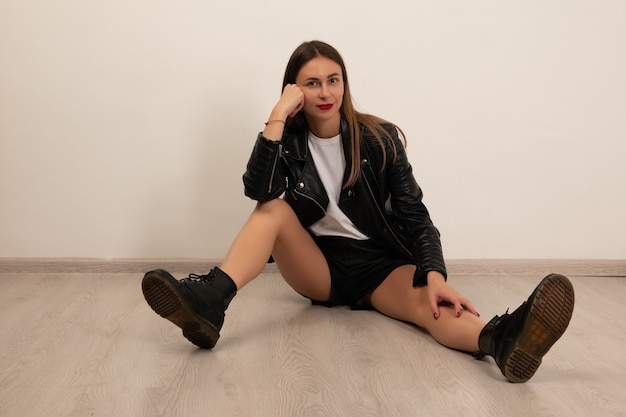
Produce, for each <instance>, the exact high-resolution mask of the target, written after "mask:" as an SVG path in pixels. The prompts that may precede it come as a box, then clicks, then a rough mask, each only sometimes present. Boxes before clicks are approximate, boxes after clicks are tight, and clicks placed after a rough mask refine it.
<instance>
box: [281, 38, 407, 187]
mask: <svg viewBox="0 0 626 417" xmlns="http://www.w3.org/2000/svg"><path fill="white" fill-rule="evenodd" d="M318 56H323V57H325V58H328V59H331V60H332V61H334V62H336V63H337V64H338V65H339V66H340V67H341V73H342V76H343V85H344V92H343V104H342V105H341V109H340V111H341V115H342V116H343V117H344V118H345V119H346V121H347V122H348V126H349V130H350V150H351V154H352V158H351V160H352V169H351V171H350V175H349V177H348V179H347V181H346V183H345V184H344V187H348V186H350V185H353V184H354V183H355V182H356V180H357V179H358V178H359V175H360V174H361V127H360V126H361V125H362V126H365V128H366V129H368V130H369V131H370V132H372V134H373V135H374V137H375V138H376V140H377V141H378V143H379V144H380V146H381V148H382V153H383V167H384V166H385V163H386V157H387V153H386V152H385V142H384V140H383V137H385V136H389V134H388V133H387V132H386V131H385V129H384V128H383V127H382V124H385V123H389V122H387V121H386V120H384V119H381V118H379V117H376V116H372V115H370V114H365V113H360V112H358V111H357V110H356V109H355V108H354V103H353V102H352V96H351V95H350V84H349V83H348V73H347V72H346V66H345V64H344V62H343V58H342V57H341V55H340V54H339V52H338V51H337V50H336V49H335V48H333V47H332V46H330V45H329V44H327V43H325V42H321V41H310V42H304V43H302V44H300V46H298V47H297V48H296V50H295V51H294V52H293V54H291V58H289V62H288V63H287V68H286V69H285V76H284V78H283V89H284V88H285V87H286V86H287V84H295V83H296V77H297V76H298V73H299V72H300V69H301V68H302V67H303V66H304V64H306V63H307V62H309V61H310V60H311V59H313V58H316V57H318ZM287 125H288V126H290V127H291V126H293V127H295V128H300V129H301V128H304V126H306V120H305V118H304V114H303V113H302V112H300V113H298V114H296V116H295V117H293V118H290V119H289V120H288V121H287ZM398 130H399V131H400V134H401V135H402V138H403V139H404V134H403V132H402V131H401V130H400V129H398ZM390 144H391V146H392V149H393V152H394V156H395V153H396V149H395V146H394V142H393V141H390Z"/></svg>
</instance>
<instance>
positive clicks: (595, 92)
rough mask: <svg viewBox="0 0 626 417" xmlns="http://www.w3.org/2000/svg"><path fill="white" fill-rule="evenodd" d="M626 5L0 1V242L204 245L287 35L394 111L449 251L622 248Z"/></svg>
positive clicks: (108, 250) (7, 252)
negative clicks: (342, 64) (342, 68)
mask: <svg viewBox="0 0 626 417" xmlns="http://www.w3.org/2000/svg"><path fill="white" fill-rule="evenodd" d="M624 21H626V2H624V1H621V0H603V1H597V0H558V1H549V0H548V1H545V0H524V1H498V0H492V1H488V0H474V1H471V2H469V1H460V0H457V1H453V0H439V1H423V0H412V1H408V0H406V1H400V0H389V1H386V2H379V1H371V0H359V1H356V0H351V1H326V0H320V1H317V2H309V3H307V2H294V1H286V0H274V1H271V2H269V4H268V2H258V1H256V0H241V1H233V2H217V1H213V0H210V1H209V0H177V1H173V0H123V1H122V0H109V1H104V0H100V1H84V0H57V1H54V2H49V1H43V0H4V1H2V2H1V3H0V257H97V258H137V257H144V258H146V257H147V258H153V257H167V258H221V257H223V256H224V255H225V253H226V250H227V249H228V245H229V243H230V242H231V241H232V239H233V238H234V236H235V235H236V233H237V231H238V230H239V227H240V226H241V224H242V223H243V222H244V221H245V219H246V217H247V215H248V214H249V212H250V211H251V209H252V208H253V205H254V204H253V202H251V201H250V200H248V199H247V198H245V197H244V196H243V187H242V182H241V175H242V173H243V171H244V168H245V163H246V161H247V158H248V156H249V152H250V149H251V146H252V143H253V141H254V139H255V136H256V133H257V132H258V131H260V130H261V129H262V127H263V122H264V121H265V120H266V119H267V116H268V114H269V112H270V110H271V107H272V106H273V104H274V103H275V101H276V100H277V99H278V96H279V93H280V84H281V80H282V73H283V70H284V67H285V64H286V62H287V59H288V57H289V55H290V54H291V52H292V51H293V49H294V48H295V47H296V46H297V45H298V44H299V43H301V42H302V41H304V40H310V39H321V40H324V41H327V42H329V43H331V44H333V45H334V46H335V47H337V48H338V49H339V51H340V52H341V53H342V54H343V56H344V59H345V60H346V63H347V66H348V73H349V76H350V81H351V87H352V92H353V95H354V98H355V100H356V102H357V105H358V107H359V109H360V110H362V111H365V112H369V113H374V114H377V115H379V116H381V117H384V118H387V119H389V120H391V121H393V122H395V123H397V124H398V125H399V126H400V127H401V128H402V129H403V130H404V131H405V133H406V134H407V136H408V141H409V145H408V153H409V158H410V160H411V162H412V164H413V168H414V172H415V175H416V177H417V180H418V182H419V183H420V185H421V186H422V188H423V189H424V193H425V202H426V204H427V206H428V207H429V209H430V211H431V215H432V217H433V220H434V222H435V224H436V225H437V226H438V227H439V229H440V230H441V232H442V240H443V244H444V252H445V255H446V256H447V257H448V258H518V259H522V258H584V259H594V258H595V259H622V258H624V256H625V254H626V238H624V236H626V220H625V213H626V196H625V193H624V191H625V189H626V168H625V166H626V164H625V156H624V155H625V153H626V76H625V74H626V25H624Z"/></svg>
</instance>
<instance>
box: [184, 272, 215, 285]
mask: <svg viewBox="0 0 626 417" xmlns="http://www.w3.org/2000/svg"><path fill="white" fill-rule="evenodd" d="M214 279H215V276H214V275H211V274H210V273H208V274H203V275H199V274H189V276H188V277H187V278H183V279H181V280H180V282H181V284H203V285H210V284H211V283H212V282H213V280H214Z"/></svg>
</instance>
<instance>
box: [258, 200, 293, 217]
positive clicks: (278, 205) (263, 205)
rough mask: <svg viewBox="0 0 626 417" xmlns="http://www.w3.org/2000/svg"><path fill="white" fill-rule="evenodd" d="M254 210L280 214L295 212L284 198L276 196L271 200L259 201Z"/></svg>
mask: <svg viewBox="0 0 626 417" xmlns="http://www.w3.org/2000/svg"><path fill="white" fill-rule="evenodd" d="M254 211H257V212H261V213H279V214H285V213H288V212H293V210H292V208H291V206H290V205H289V204H288V203H287V202H286V201H285V200H283V199H282V198H275V199H273V200H269V201H259V202H258V203H257V205H256V207H255V209H254Z"/></svg>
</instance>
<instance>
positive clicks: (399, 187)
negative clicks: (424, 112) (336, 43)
mask: <svg viewBox="0 0 626 417" xmlns="http://www.w3.org/2000/svg"><path fill="white" fill-rule="evenodd" d="M400 134H401V131H400V130H399V129H398V128H396V126H394V125H393V124H391V123H389V122H386V121H384V120H381V119H379V118H377V117H374V116H371V115H365V114H362V113H359V112H357V111H356V110H355V109H354V107H353V103H352V98H351V95H350V88H349V83H348V76H347V73H346V68H345V65H344V63H343V59H342V58H341V56H340V55H339V53H338V52H337V51H336V50H335V49H334V48H333V47H331V46H330V45H328V44H326V43H323V42H319V41H312V42H305V43H303V44H302V45H300V46H299V47H298V48H297V49H296V50H295V51H294V53H293V54H292V56H291V58H290V60H289V63H288V65H287V69H286V71H285V77H284V80H283V92H282V95H281V97H280V99H279V100H278V102H277V103H276V105H275V106H274V108H273V109H272V112H271V113H270V115H269V117H268V120H267V122H266V123H265V129H264V130H263V132H262V133H260V134H259V135H258V137H257V140H256V143H255V145H254V149H253V151H252V155H251V157H250V160H249V162H248V166H247V169H246V172H245V174H244V176H243V180H244V185H245V193H246V195H247V196H249V197H250V198H252V199H254V200H257V201H258V204H257V206H256V208H255V209H254V211H253V212H252V214H251V215H250V217H249V219H248V221H247V222H246V223H245V225H244V226H243V228H242V229H241V232H240V233H239V235H238V236H237V238H236V239H235V241H234V242H233V244H232V246H231V248H230V250H229V252H228V254H227V256H226V258H225V259H224V262H223V263H222V265H221V266H220V267H216V268H214V269H213V270H211V271H210V272H209V273H208V274H207V275H194V274H192V275H190V276H189V277H188V278H185V279H183V280H180V281H178V280H176V279H175V278H174V277H172V276H171V275H170V274H169V273H168V272H167V271H164V270H155V271H151V272H148V273H147V274H146V275H145V277H144V279H143V283H142V288H143V292H144V296H145V298H146V300H147V302H148V303H149V305H150V306H151V307H152V309H153V310H154V311H155V312H156V313H158V314H159V315H161V316H162V317H165V318H167V319H168V320H170V321H172V322H173V323H174V324H176V325H177V326H178V327H180V328H181V329H182V330H183V334H184V336H185V337H186V338H187V339H189V340H190V341H191V342H192V343H193V344H195V345H197V346H199V347H201V348H207V349H211V348H213V346H215V343H216V342H217V339H218V338H219V331H220V329H221V327H222V324H223V321H224V312H225V310H226V308H227V307H228V304H229V303H230V301H231V300H232V298H233V297H234V295H235V294H236V292H237V291H238V290H239V289H241V288H242V287H243V286H244V285H246V284H247V283H248V282H250V281H251V280H252V279H254V278H255V277H256V276H258V275H259V274H260V273H261V272H262V270H263V268H264V266H265V264H266V263H267V260H268V259H269V258H271V259H273V260H274V261H275V262H276V264H277V266H278V268H279V270H280V273H281V275H282V276H283V278H284V279H285V281H286V282H287V283H288V284H289V285H290V286H291V287H292V288H293V289H294V290H295V291H297V292H298V293H300V294H302V295H303V296H305V297H307V298H309V299H310V300H311V301H312V302H313V303H314V304H321V305H325V306H329V307H330V306H334V305H348V306H350V307H351V308H366V309H375V310H377V311H379V312H381V313H382V314H385V315H387V316H390V317H392V318H395V319H398V320H402V321H406V322H411V323H415V324H416V325H417V326H419V327H422V328H424V329H426V330H427V331H428V332H429V333H430V334H431V335H432V336H433V337H434V338H435V339H436V340H437V341H438V342H439V343H441V344H442V345H444V346H447V347H449V348H452V349H456V350H460V351H465V352H469V353H473V354H475V355H476V356H484V355H491V356H493V357H494V358H495V360H496V363H497V364H498V366H499V367H500V369H501V371H502V373H503V374H504V375H505V376H506V378H507V379H508V380H509V381H512V382H524V381H526V380H528V379H529V378H530V377H532V375H533V374H534V373H535V371H536V370H537V367H538V366H539V364H540V363H541V358H542V356H543V355H544V354H545V353H546V352H547V350H548V349H549V348H550V347H551V346H552V344H554V342H556V340H557V339H558V338H559V337H560V336H561V335H562V334H563V332H564V331H565V329H566V327H567V325H568V323H569V321H570V318H571V314H572V311H573V303H574V291H573V288H572V285H571V283H570V282H569V280H568V279H567V278H565V277H564V276H562V275H557V274H552V275H549V276H548V277H546V278H545V279H544V280H543V281H542V282H541V283H540V284H539V286H538V287H537V288H536V289H535V291H534V292H533V294H532V295H531V296H530V298H529V299H528V301H527V302H526V303H524V304H523V305H522V306H521V307H520V308H518V309H517V310H516V311H515V312H514V313H512V314H510V315H509V314H504V315H503V316H496V317H494V319H493V320H491V321H490V322H489V323H488V324H485V323H484V322H483V321H482V320H481V319H480V318H479V314H478V312H477V311H476V309H475V308H474V306H473V305H472V304H471V302H470V301H469V300H468V299H467V298H465V297H464V296H463V295H461V294H460V293H458V292H457V291H456V290H454V289H453V288H452V287H451V286H449V285H448V284H447V283H446V269H445V264H444V260H443V255H442V251H441V243H440V239H439V232H438V231H437V229H436V228H435V227H434V225H433V224H432V222H431V220H430V217H429V214H428V211H427V209H426V207H425V206H424V204H423V203H422V192H421V190H420V188H419V186H418V185H417V183H416V181H415V179H414V177H413V174H412V171H411V166H410V164H409V162H408V160H407V156H406V153H405V149H404V144H403V142H402V140H401V139H400ZM402 138H403V135H402ZM283 195H284V198H282V199H281V198H279V197H280V196H283Z"/></svg>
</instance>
